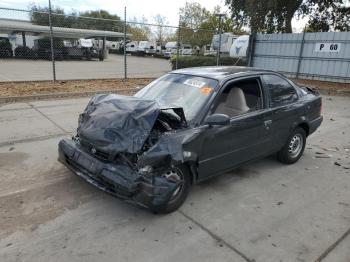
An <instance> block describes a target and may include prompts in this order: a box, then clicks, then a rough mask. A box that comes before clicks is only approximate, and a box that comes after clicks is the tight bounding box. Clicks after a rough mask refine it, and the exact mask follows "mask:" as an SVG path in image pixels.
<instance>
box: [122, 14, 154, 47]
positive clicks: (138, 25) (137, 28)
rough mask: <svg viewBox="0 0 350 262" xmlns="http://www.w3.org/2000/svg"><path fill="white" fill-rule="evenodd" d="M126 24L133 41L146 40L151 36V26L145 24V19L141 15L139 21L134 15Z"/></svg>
mask: <svg viewBox="0 0 350 262" xmlns="http://www.w3.org/2000/svg"><path fill="white" fill-rule="evenodd" d="M131 22H132V23H130V24H129V25H128V28H127V31H128V33H130V34H132V37H131V40H133V41H148V40H149V39H150V37H151V28H150V27H149V26H148V25H146V24H147V19H146V18H145V17H144V16H143V17H142V19H141V21H139V20H138V19H137V18H136V17H134V19H133V20H132V21H131Z"/></svg>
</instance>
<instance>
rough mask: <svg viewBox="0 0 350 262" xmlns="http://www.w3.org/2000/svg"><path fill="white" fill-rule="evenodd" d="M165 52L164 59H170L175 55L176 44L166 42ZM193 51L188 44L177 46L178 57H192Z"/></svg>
mask: <svg viewBox="0 0 350 262" xmlns="http://www.w3.org/2000/svg"><path fill="white" fill-rule="evenodd" d="M165 48H166V51H165V52H164V57H165V58H171V56H172V55H176V54H177V42H168V43H166V45H165ZM192 54H193V50H192V46H191V45H190V44H181V43H180V46H179V55H180V56H184V55H192Z"/></svg>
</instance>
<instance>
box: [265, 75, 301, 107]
mask: <svg viewBox="0 0 350 262" xmlns="http://www.w3.org/2000/svg"><path fill="white" fill-rule="evenodd" d="M262 78H263V80H264V82H265V84H266V86H267V89H268V92H269V94H270V105H271V106H272V107H277V106H283V105H287V104H290V103H293V102H295V101H297V100H298V95H297V93H296V90H295V88H294V87H293V86H292V85H291V84H290V83H289V82H288V81H287V80H285V79H283V78H282V77H280V76H277V75H263V76H262Z"/></svg>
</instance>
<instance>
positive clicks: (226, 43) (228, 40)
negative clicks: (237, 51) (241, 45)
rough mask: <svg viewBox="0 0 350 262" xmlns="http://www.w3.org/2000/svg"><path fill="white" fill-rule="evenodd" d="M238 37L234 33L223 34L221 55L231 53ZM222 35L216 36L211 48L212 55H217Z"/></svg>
mask: <svg viewBox="0 0 350 262" xmlns="http://www.w3.org/2000/svg"><path fill="white" fill-rule="evenodd" d="M237 37H238V36H237V35H234V34H232V33H222V34H221V46H220V53H229V52H230V49H231V46H232V44H233V41H234V40H235V39H237ZM219 42H220V34H217V35H214V36H213V40H212V42H211V46H210V52H211V53H217V52H218V51H219Z"/></svg>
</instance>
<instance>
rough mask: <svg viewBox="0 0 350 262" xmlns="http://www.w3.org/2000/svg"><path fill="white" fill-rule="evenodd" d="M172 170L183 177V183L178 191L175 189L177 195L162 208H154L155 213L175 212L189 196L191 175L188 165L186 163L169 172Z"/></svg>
mask: <svg viewBox="0 0 350 262" xmlns="http://www.w3.org/2000/svg"><path fill="white" fill-rule="evenodd" d="M171 172H175V173H177V174H178V175H179V176H180V177H181V180H182V182H183V183H182V185H180V187H179V189H178V190H179V191H178V192H177V191H176V190H175V192H174V193H175V195H173V196H172V198H171V199H170V200H169V202H168V203H167V204H166V205H165V206H163V207H161V208H157V210H156V211H154V210H153V209H152V211H153V212H154V213H160V214H168V213H171V212H174V211H175V210H177V209H178V208H179V207H180V206H181V205H182V204H183V203H184V202H185V200H186V198H187V196H188V193H189V192H190V188H191V175H190V172H189V169H188V167H187V166H185V165H180V166H177V167H174V168H172V169H171V170H169V171H168V172H167V174H169V173H171ZM165 175H166V174H165Z"/></svg>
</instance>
